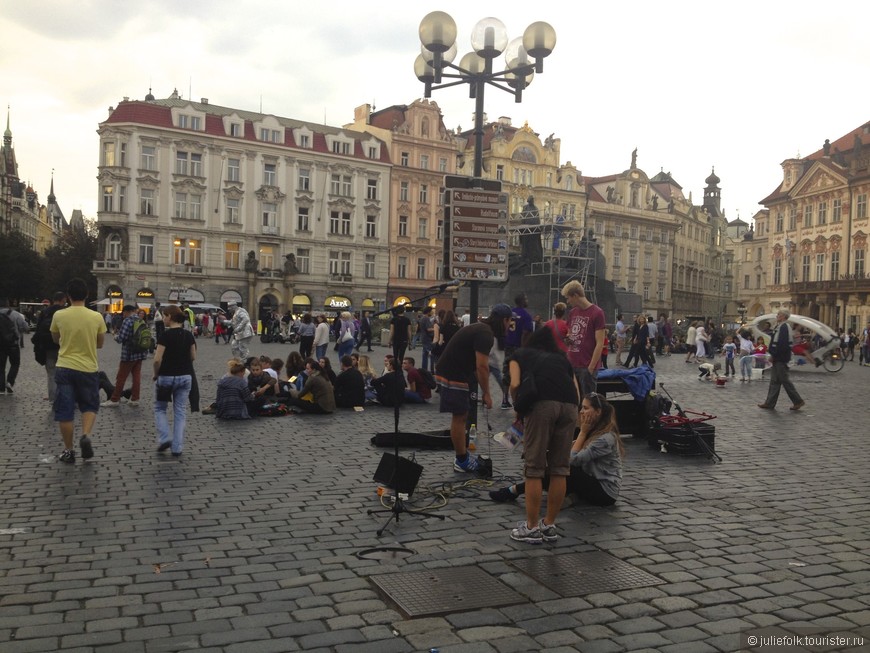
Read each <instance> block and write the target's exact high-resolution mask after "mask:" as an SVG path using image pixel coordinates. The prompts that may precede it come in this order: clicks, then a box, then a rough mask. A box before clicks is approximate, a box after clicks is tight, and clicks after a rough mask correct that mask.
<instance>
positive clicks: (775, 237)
mask: <svg viewBox="0 0 870 653" xmlns="http://www.w3.org/2000/svg"><path fill="white" fill-rule="evenodd" d="M781 165H782V170H783V177H782V181H781V182H780V184H779V185H778V186H777V188H776V189H775V190H774V191H773V192H772V193H771V194H770V195H768V196H767V197H765V198H764V199H763V200H761V202H760V204H762V205H764V206H765V208H766V213H765V214H763V217H762V218H761V219H759V220H757V222H756V228H755V231H756V236H755V237H758V236H761V237H766V238H767V239H768V241H767V242H766V243H765V247H764V255H763V261H760V262H762V263H764V264H765V268H766V270H765V271H766V275H767V281H766V289H767V295H766V297H764V298H763V301H761V299H762V298H759V302H758V303H759V307H758V310H761V307H762V306H763V307H764V311H763V312H774V311H775V310H776V309H778V308H779V307H785V308H788V309H789V310H790V311H791V312H793V313H798V314H801V315H807V316H809V317H812V318H815V319H817V320H819V321H821V322H824V323H825V324H827V325H829V326H831V327H833V328H837V327H843V328H846V329H855V331H856V332H857V333H860V330H859V327H863V325H864V324H866V323H867V321H868V319H870V308H868V305H867V304H868V298H870V275H868V269H867V249H868V237H870V209H868V197H870V123H865V124H863V125H861V126H859V127H857V128H855V129H853V130H852V131H850V132H849V133H847V134H845V135H843V136H841V137H840V138H838V139H837V140H835V141H834V142H833V143H832V142H830V141H828V140H826V141H825V143H824V145H823V146H822V148H821V149H819V150H818V151H816V152H814V153H812V154H810V155H809V156H807V157H804V158H791V159H786V160H785V161H783V162H782V164H781Z"/></svg>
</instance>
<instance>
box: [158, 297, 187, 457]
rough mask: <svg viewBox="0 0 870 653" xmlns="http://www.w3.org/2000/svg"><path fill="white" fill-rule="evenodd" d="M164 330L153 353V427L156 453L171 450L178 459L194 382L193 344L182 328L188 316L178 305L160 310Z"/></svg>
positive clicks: (182, 444) (182, 443) (182, 445)
mask: <svg viewBox="0 0 870 653" xmlns="http://www.w3.org/2000/svg"><path fill="white" fill-rule="evenodd" d="M162 312H163V325H164V327H165V328H164V330H163V333H162V334H161V336H160V339H159V340H158V341H157V350H156V351H155V352H154V382H155V385H154V424H155V426H156V427H157V451H159V452H163V451H166V450H167V449H169V448H171V449H172V455H173V456H175V457H178V456H180V455H181V452H182V450H183V449H184V427H185V425H186V423H187V401H188V397H189V396H190V389H191V386H192V383H193V361H194V360H196V341H195V340H194V338H193V334H191V333H190V331H186V330H185V329H184V328H183V325H184V322H185V320H186V319H187V316H186V315H185V314H184V313H182V312H181V309H180V308H178V307H177V306H174V305H170V306H167V307H166V308H165V309H163V311H162ZM170 400H172V405H173V415H174V417H173V424H172V433H171V434H170V432H169V415H168V413H167V408H168V406H169V401H170Z"/></svg>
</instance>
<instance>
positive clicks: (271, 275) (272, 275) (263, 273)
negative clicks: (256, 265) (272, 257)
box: [257, 270, 284, 279]
mask: <svg viewBox="0 0 870 653" xmlns="http://www.w3.org/2000/svg"><path fill="white" fill-rule="evenodd" d="M257 276H258V277H261V278H264V279H283V278H284V272H283V271H281V270H257Z"/></svg>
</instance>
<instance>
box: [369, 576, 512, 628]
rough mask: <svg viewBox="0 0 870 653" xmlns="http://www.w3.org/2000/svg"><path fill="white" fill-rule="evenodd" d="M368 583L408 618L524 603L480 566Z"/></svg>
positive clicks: (373, 577)
mask: <svg viewBox="0 0 870 653" xmlns="http://www.w3.org/2000/svg"><path fill="white" fill-rule="evenodd" d="M371 580H372V582H373V583H374V584H375V585H377V586H378V588H379V589H380V590H381V591H382V592H384V593H385V594H386V595H387V597H388V598H389V599H390V600H391V601H393V603H395V604H396V606H397V607H398V608H399V610H400V611H401V612H402V613H404V614H405V615H406V616H408V617H424V616H425V617H434V616H439V615H445V614H450V613H451V612H463V611H465V610H476V609H479V608H487V607H490V608H491V607H501V606H505V605H515V604H517V603H525V602H526V598H525V597H523V596H521V595H520V594H517V593H516V592H515V591H513V590H512V589H511V588H510V587H508V586H507V585H505V584H504V583H502V582H500V581H499V580H497V579H496V578H494V577H493V576H490V575H489V574H488V573H486V572H485V571H483V570H482V569H481V568H480V567H453V568H449V569H447V568H445V569H432V570H428V571H409V572H400V573H397V574H382V575H380V576H372V577H371Z"/></svg>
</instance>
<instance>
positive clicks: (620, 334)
mask: <svg viewBox="0 0 870 653" xmlns="http://www.w3.org/2000/svg"><path fill="white" fill-rule="evenodd" d="M627 331H628V329H627V328H626V326H625V322H623V321H622V313H620V314H619V315H617V316H616V364H617V365H622V364H623V363H622V349H623V347H625V336H626V333H627Z"/></svg>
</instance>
